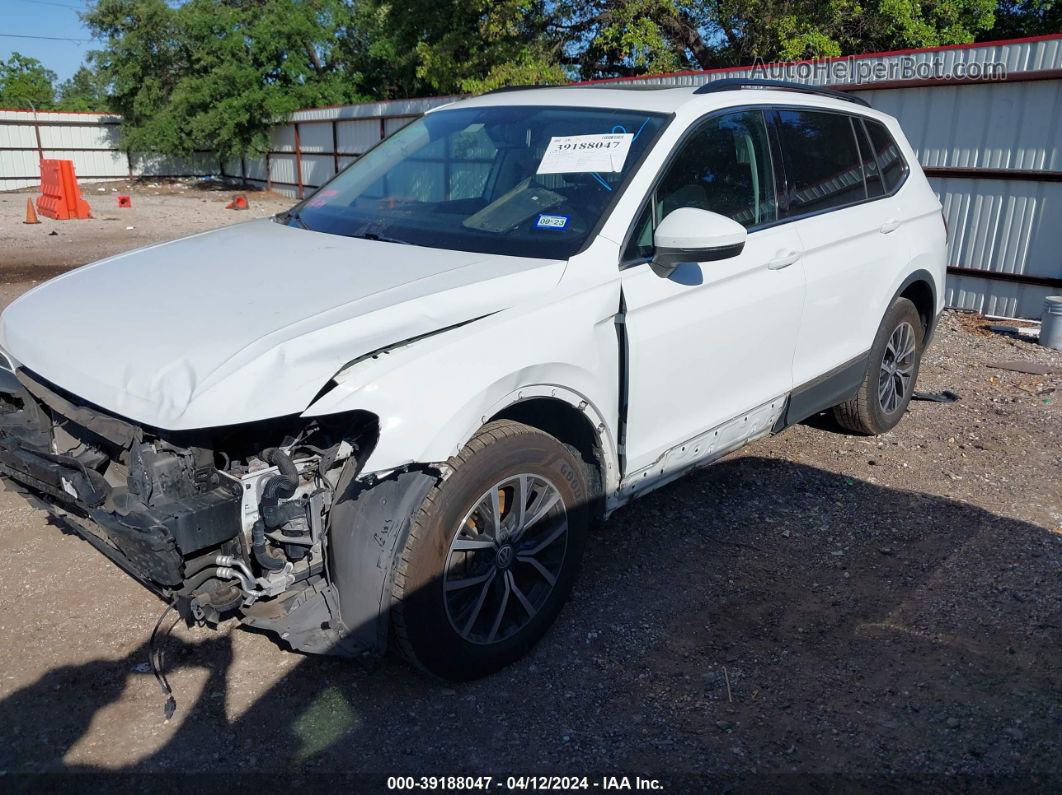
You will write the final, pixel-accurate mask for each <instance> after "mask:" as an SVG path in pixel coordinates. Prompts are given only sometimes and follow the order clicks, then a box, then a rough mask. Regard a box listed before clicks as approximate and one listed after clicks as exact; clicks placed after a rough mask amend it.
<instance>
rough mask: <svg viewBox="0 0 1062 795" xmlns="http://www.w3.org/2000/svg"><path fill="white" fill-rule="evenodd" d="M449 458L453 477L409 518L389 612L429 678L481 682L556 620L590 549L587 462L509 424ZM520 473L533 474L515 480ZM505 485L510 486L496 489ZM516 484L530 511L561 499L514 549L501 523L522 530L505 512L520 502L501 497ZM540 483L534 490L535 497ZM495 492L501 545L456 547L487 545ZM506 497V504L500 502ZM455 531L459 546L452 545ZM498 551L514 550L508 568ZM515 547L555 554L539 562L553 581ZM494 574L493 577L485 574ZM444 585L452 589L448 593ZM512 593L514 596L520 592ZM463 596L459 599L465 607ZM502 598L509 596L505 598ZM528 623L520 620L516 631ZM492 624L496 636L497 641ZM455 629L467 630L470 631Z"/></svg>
mask: <svg viewBox="0 0 1062 795" xmlns="http://www.w3.org/2000/svg"><path fill="white" fill-rule="evenodd" d="M447 463H448V465H449V467H450V468H451V470H452V473H451V474H450V476H449V477H447V478H446V479H445V480H444V481H442V483H440V484H439V485H438V486H436V487H435V488H434V489H432V491H431V492H429V494H428V496H427V497H426V498H425V500H424V502H423V504H422V505H421V507H420V509H419V510H418V511H417V513H416V515H415V516H414V517H413V521H412V524H411V526H410V532H409V538H408V540H407V542H406V545H405V548H404V550H403V552H402V555H401V557H400V558H399V562H398V568H397V571H396V573H395V581H394V587H393V591H392V594H393V597H394V606H393V612H392V615H393V619H394V621H393V627H394V636H395V641H396V645H397V646H398V648H399V650H400V651H401V652H402V654H403V655H404V656H405V657H406V658H407V659H409V660H410V661H411V662H412V663H413V664H415V665H416V666H418V667H420V668H421V669H423V670H425V671H427V672H429V673H431V674H434V675H436V676H440V677H443V678H445V679H452V680H461V681H463V680H470V679H476V678H479V677H481V676H485V675H487V674H489V673H492V672H494V671H497V670H498V669H500V668H503V667H504V666H506V665H509V664H510V663H512V662H514V661H515V660H517V659H519V658H520V657H522V656H523V655H524V654H526V653H527V652H528V650H530V648H531V647H532V646H533V645H534V644H535V643H536V642H537V641H538V640H539V639H540V638H541V637H542V636H543V635H544V634H545V633H546V630H548V629H549V627H550V625H551V624H552V623H553V621H554V619H556V617H557V614H558V613H559V612H560V610H561V607H563V605H564V602H565V600H566V599H567V596H568V593H569V592H570V590H571V586H572V583H573V582H574V580H575V576H576V573H577V571H578V567H579V561H580V558H581V557H582V552H583V547H584V546H585V543H586V535H587V530H588V527H589V518H590V508H589V504H588V493H589V492H588V484H587V471H586V468H585V465H584V464H583V462H582V461H581V460H580V459H579V457H578V456H577V455H576V454H574V453H573V451H572V450H571V449H570V448H568V447H567V446H565V445H564V444H561V443H560V442H559V441H557V440H556V439H554V438H553V437H552V436H549V435H548V434H546V433H543V432H542V431H539V430H537V429H535V428H532V427H530V426H527V425H523V424H521V423H518V422H513V421H510V420H498V421H494V422H490V423H488V424H487V425H485V426H483V428H482V429H481V430H480V431H479V433H477V434H476V436H475V437H474V438H473V439H472V440H471V441H469V442H468V444H467V445H465V446H464V448H462V450H461V451H460V452H459V453H458V454H457V455H456V456H454V457H453V458H451V459H450V460H449V461H448V462H447ZM521 475H530V476H532V477H530V478H526V479H523V480H520V476H521ZM509 478H516V481H515V482H514V481H510V480H507V479H509ZM503 484H509V485H505V486H504V488H500V489H496V488H495V486H502V485H503ZM517 484H519V485H517ZM528 484H531V485H528ZM551 486H552V491H551ZM517 488H523V489H524V493H525V494H527V495H528V497H527V499H525V505H526V506H531V507H535V508H536V510H537V507H541V506H545V505H546V504H548V503H550V502H551V500H552V496H553V494H556V495H558V496H559V498H560V500H559V502H560V503H561V507H560V508H558V507H556V506H557V503H556V502H554V503H553V505H554V507H553V508H550V509H549V510H548V511H547V512H546V513H545V516H546V518H545V519H543V520H541V521H540V522H538V523H536V524H534V525H533V526H532V527H531V528H529V529H528V530H526V531H525V533H526V534H525V535H524V536H523V537H522V538H521V540H520V541H518V542H517V541H513V543H512V544H511V545H510V544H509V543H508V540H507V539H508V538H509V537H510V536H507V535H506V530H505V529H504V526H505V525H506V523H508V522H511V524H509V527H510V528H512V527H518V526H519V522H518V520H517V517H516V516H515V515H514V514H512V511H513V510H514V508H513V504H514V503H517V502H518V501H517V500H516V499H515V496H506V495H510V494H511V495H515V494H516V489H517ZM536 488H537V489H538V491H534V489H536ZM492 494H497V495H499V497H500V500H499V502H498V503H497V505H498V506H499V513H500V517H501V521H500V522H499V523H498V524H499V525H501V526H502V527H501V529H499V530H497V531H496V533H495V534H496V535H497V536H498V537H499V539H500V540H499V541H497V542H495V545H494V546H493V547H486V548H477V549H475V550H474V551H464V550H458V549H457V546H458V545H460V544H461V542H466V543H468V544H477V545H481V544H483V541H482V539H484V538H486V537H487V535H488V530H487V529H488V527H489V526H492V521H491V518H490V515H489V514H490V510H491V509H490V508H489V507H488V508H487V510H486V512H485V513H480V511H481V510H482V508H483V506H484V503H483V502H482V500H483V499H486V498H489V495H492ZM534 500H541V502H540V503H536V502H534ZM503 501H506V502H508V504H507V505H505V506H504V507H503V506H502V502H503ZM488 505H489V504H488ZM535 512H536V511H533V510H531V509H530V508H525V513H524V515H528V516H529V517H530V514H532V513H535ZM562 514H563V515H564V516H566V519H567V525H566V526H567V531H566V533H565V534H564V535H563V539H562V540H563V547H562V546H561V541H557V540H555V541H552V542H550V544H549V545H547V547H546V548H545V552H542V553H532V552H531V550H533V549H534V548H535V547H538V545H539V544H541V543H543V542H544V541H547V540H549V537H550V536H552V535H555V534H556V533H558V532H560V528H561V527H562V525H563V519H562V518H561V517H562ZM484 516H485V517H486V518H484ZM510 517H512V518H510ZM480 525H482V528H483V530H482V531H481V529H480ZM542 528H545V529H542ZM459 531H460V535H461V539H458V541H457V542H456V543H455V537H456V536H458V535H459ZM511 537H513V538H515V537H516V536H515V535H512V536H511ZM558 538H560V537H558ZM502 542H505V543H502ZM452 545H454V548H453V549H452V548H451V546H452ZM505 546H509V552H508V553H505V554H504V557H505V559H507V560H509V561H510V563H509V564H507V565H504V564H503V562H502V558H503V548H504V547H505ZM521 549H522V550H524V553H530V554H542V555H549V556H550V557H549V559H548V560H546V562H545V563H544V564H542V565H543V568H546V569H547V570H548V571H547V574H549V575H550V576H552V577H553V579H554V582H553V583H552V584H551V583H549V582H548V577H546V576H545V575H540V574H539V573H538V572H539V571H541V569H539V568H536V567H534V566H531V565H530V564H528V562H527V561H526V558H523V557H520V554H522V553H519V552H517V551H514V550H521ZM521 561H523V562H521ZM448 566H449V568H447V567H448ZM492 567H493V568H492ZM492 571H493V572H494V575H495V576H491V574H490V572H492ZM480 576H485V577H490V582H488V583H487V584H486V585H481V584H479V583H477V584H476V585H475V586H472V587H466V586H465V585H464V583H468V582H472V580H473V579H474V578H476V577H480ZM451 578H452V579H451ZM444 582H446V583H447V584H448V586H449V587H448V588H444ZM544 589H545V590H544ZM518 590H519V592H520V594H521V596H520V600H519V601H518V600H517V597H516V596H515V594H516V592H517V591H518ZM524 590H526V591H527V594H525V593H524ZM481 593H483V594H486V596H480V594H481ZM466 594H468V596H466ZM472 594H475V598H473V597H472V596H471V595H472ZM462 599H464V600H466V601H464V602H461V601H460V600H462ZM505 599H511V603H507V602H506V601H504V600H505ZM534 599H538V600H539V603H538V608H537V611H535V612H533V613H532V612H530V611H529V610H526V609H525V604H528V603H529V601H530V602H533V601H534ZM477 600H478V601H479V607H478V608H477V607H476V604H475V603H476V601H477ZM492 600H493V601H492ZM524 600H528V601H524ZM532 606H534V605H532ZM488 610H489V612H488ZM462 611H463V612H462ZM474 613H475V614H474ZM484 613H485V614H486V615H483V614H484ZM499 615H501V616H502V618H500V619H499V618H498V616H499ZM492 617H493V618H492ZM469 619H471V620H469ZM523 620H526V624H524V625H522V626H520V622H521V621H523ZM498 622H501V623H500V624H499V623H498ZM490 629H495V631H496V635H494V636H493V639H491V637H492V636H491V633H490V631H489V630H490ZM462 630H467V633H468V634H467V636H466V635H465V634H462ZM506 633H511V634H508V635H506Z"/></svg>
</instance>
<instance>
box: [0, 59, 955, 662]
mask: <svg viewBox="0 0 1062 795" xmlns="http://www.w3.org/2000/svg"><path fill="white" fill-rule="evenodd" d="M632 88H642V89H645V88H646V87H644V86H637V87H632ZM944 276H945V227H944V223H943V219H942V215H941V207H940V203H939V202H938V200H937V198H936V196H935V195H934V193H933V191H932V190H931V189H930V186H929V184H928V183H927V181H926V178H925V176H924V174H923V173H922V171H921V169H920V168H919V166H918V164H917V161H916V159H915V154H914V152H913V151H912V149H911V147H910V145H909V144H908V143H907V141H906V139H905V138H904V136H903V133H902V132H901V130H900V127H899V125H898V124H897V122H896V120H895V119H893V118H891V117H890V116H887V115H885V114H882V113H879V112H877V111H875V110H873V109H871V108H870V107H869V106H867V105H866V103H864V102H862V101H861V100H858V99H855V98H852V97H849V96H846V95H843V94H839V93H836V92H832V91H828V90H824V89H812V88H808V87H801V86H794V85H787V84H770V83H767V84H765V83H763V82H759V83H757V82H751V83H750V82H749V81H733V80H725V81H717V82H714V83H709V84H708V85H706V86H703V87H700V88H692V87H686V88H673V87H659V88H655V89H654V90H629V89H627V88H624V86H623V85H622V84H620V85H606V86H592V87H562V88H543V89H528V90H518V91H501V92H496V93H492V94H488V95H485V96H481V97H477V98H474V99H469V100H465V101H460V102H456V103H454V104H451V105H448V106H446V107H443V108H440V109H437V110H434V111H432V112H430V113H427V114H426V115H424V116H422V117H421V118H419V119H417V120H416V121H414V122H412V123H411V124H409V125H408V126H406V127H405V128H404V129H402V130H401V131H399V132H398V133H396V134H395V135H393V136H392V137H390V138H388V139H387V140H385V141H383V142H381V143H380V144H379V145H377V146H376V147H375V148H373V149H371V150H370V151H369V152H367V153H366V154H365V155H364V156H362V157H361V158H360V159H358V160H357V161H356V162H354V163H353V164H352V165H351V166H350V167H348V168H347V169H346V170H344V171H342V172H341V173H340V174H339V175H337V176H336V177H335V178H334V179H333V180H332V181H330V182H329V183H328V184H326V185H325V186H324V187H322V188H321V189H319V190H318V191H317V192H316V193H314V194H313V195H312V196H310V197H309V198H308V199H307V200H305V201H303V202H301V203H300V204H298V205H296V206H295V207H294V208H293V209H292V210H290V211H289V212H286V213H283V214H281V215H280V216H277V217H276V218H274V219H271V220H260V221H253V222H250V223H246V224H241V225H238V226H232V227H227V228H224V229H219V230H216V231H212V232H207V233H205V234H199V235H195V236H193V237H189V238H186V239H183V240H179V241H176V242H172V243H166V244H162V245H156V246H151V247H148V248H144V249H140V250H138V251H135V252H131V253H127V254H122V255H119V256H116V257H112V258H110V259H107V260H103V261H101V262H97V263H94V264H92V265H88V266H86V267H83V268H80V269H78V270H75V271H72V272H70V273H67V274H65V275H62V276H60V277H58V278H56V279H53V280H52V281H50V282H47V283H45V284H43V285H41V286H39V287H37V288H35V289H33V290H31V291H30V292H28V293H26V294H25V295H24V296H22V297H21V298H20V299H18V300H17V301H15V302H14V303H13V304H11V306H9V307H8V308H7V310H6V311H5V312H4V313H3V317H2V320H0V327H2V338H0V345H2V348H3V356H2V358H0V472H2V475H3V477H4V479H5V481H6V483H7V484H8V485H9V486H10V487H12V488H14V489H16V490H18V491H19V492H21V493H22V494H23V495H25V497H26V498H27V499H29V500H30V501H31V502H32V503H33V504H35V505H36V506H38V507H40V508H43V509H46V510H47V511H50V512H51V513H52V514H53V515H55V516H56V517H59V518H60V519H61V520H62V521H63V522H65V523H66V524H67V525H69V526H71V527H73V528H74V529H75V530H76V531H77V532H78V533H80V534H81V535H82V536H83V537H84V538H85V539H86V540H87V541H89V542H90V543H92V544H93V545H94V546H95V547H97V548H98V550H99V551H100V552H102V553H103V554H104V555H106V556H107V557H109V558H110V559H111V560H112V561H114V562H115V563H117V564H118V565H119V566H121V567H122V568H123V569H125V570H126V571H127V572H129V573H130V574H131V575H133V576H134V577H136V578H137V579H138V580H139V581H140V582H142V583H143V584H144V585H145V586H147V587H148V588H151V589H152V590H154V591H155V592H156V593H158V594H159V595H160V596H161V597H162V598H163V599H164V600H165V601H166V602H167V603H169V604H171V605H172V606H174V607H176V608H177V609H178V610H179V611H180V612H181V614H182V615H183V616H184V617H185V619H186V620H188V621H189V622H198V623H203V624H208V625H217V624H218V623H219V622H222V621H227V620H230V619H237V620H239V621H241V622H243V623H245V624H248V625H251V626H253V627H257V628H260V629H264V630H267V631H271V632H273V633H275V635H276V636H278V637H279V638H282V639H283V640H284V641H285V642H286V643H287V644H289V645H290V646H291V647H292V648H294V649H299V650H303V651H306V652H315V653H328V654H337V655H344V656H348V657H353V658H358V659H362V660H373V659H376V658H378V657H379V656H380V655H381V654H382V653H383V652H384V651H385V650H386V649H387V648H388V646H389V644H393V645H394V646H395V647H397V648H398V649H399V650H401V652H402V653H404V654H405V655H406V656H408V657H409V659H411V660H412V661H413V662H414V663H415V664H417V665H419V666H420V667H421V668H423V669H425V670H426V671H428V672H431V673H433V674H436V675H438V676H441V677H446V678H451V679H471V678H475V677H479V676H482V675H484V674H487V673H489V672H491V671H495V670H497V669H498V668H500V667H502V666H504V665H506V664H508V663H511V662H512V661H514V660H516V659H517V658H518V657H520V656H521V655H522V654H524V653H525V652H526V651H527V650H528V649H529V648H530V647H531V646H532V645H533V644H534V643H535V642H536V641H537V640H538V639H539V638H541V637H542V635H543V634H544V633H545V632H546V631H547V629H548V627H549V626H550V624H551V622H553V621H554V619H555V618H556V617H557V614H558V612H559V611H560V609H561V606H562V604H563V603H564V601H565V598H566V596H567V594H568V592H569V590H570V589H571V587H572V582H573V579H574V577H575V575H576V570H577V568H578V565H579V560H580V556H581V554H582V551H583V547H584V543H585V541H586V537H587V533H588V530H589V529H590V528H591V527H592V526H593V525H594V524H595V523H596V522H600V521H602V520H603V519H604V518H606V517H607V516H608V515H609V514H610V513H611V512H612V511H614V510H616V509H617V508H618V507H620V506H621V505H623V504H624V503H626V502H627V501H629V500H631V499H632V498H634V497H636V496H639V495H641V494H644V493H646V492H648V491H650V490H651V489H654V488H656V487H658V486H660V485H661V484H664V483H667V482H668V481H670V480H672V479H674V478H676V477H678V476H680V475H681V474H683V473H684V472H687V471H689V470H690V469H692V468H694V467H699V466H702V465H705V464H708V463H710V462H712V461H713V460H715V459H718V458H719V457H720V456H722V455H724V454H726V453H728V452H730V451H732V450H734V449H736V448H737V447H739V446H741V445H743V444H745V443H747V442H749V441H751V440H754V439H757V438H759V437H762V436H764V435H767V434H771V433H778V432H780V431H782V430H783V429H785V428H786V427H787V426H789V425H792V424H793V423H796V422H800V421H801V420H803V419H805V418H807V417H809V416H811V415H812V414H815V413H818V412H821V411H824V410H827V409H832V410H833V412H834V414H835V416H836V417H837V420H838V421H839V422H840V424H841V425H843V426H844V427H846V428H848V429H850V430H851V431H853V432H856V433H863V434H876V433H882V432H884V431H887V430H889V429H890V428H892V427H893V426H894V425H895V424H896V423H897V422H898V421H899V420H900V418H901V416H902V415H903V413H904V411H905V409H906V407H907V403H908V401H909V400H910V398H911V393H912V389H913V387H914V384H915V380H916V378H917V376H918V367H919V359H920V356H921V354H922V351H923V349H924V347H925V346H926V344H927V343H928V341H929V338H930V335H931V334H932V332H933V328H934V325H935V323H936V320H937V317H938V315H939V312H940V310H941V308H942V306H943V287H944Z"/></svg>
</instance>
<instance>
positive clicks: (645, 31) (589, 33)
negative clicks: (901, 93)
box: [556, 0, 1048, 78]
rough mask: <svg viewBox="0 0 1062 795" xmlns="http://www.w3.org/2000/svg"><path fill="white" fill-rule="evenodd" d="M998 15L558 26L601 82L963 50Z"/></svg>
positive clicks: (871, 5) (631, 6) (758, 7)
mask: <svg viewBox="0 0 1062 795" xmlns="http://www.w3.org/2000/svg"><path fill="white" fill-rule="evenodd" d="M1031 1H1034V0H1031ZM1044 1H1045V2H1047V1H1048V0H1044ZM994 9H995V0H695V1H694V2H681V0H596V2H594V1H592V2H590V3H586V2H578V1H577V0H570V2H568V4H567V5H564V6H561V7H560V11H561V13H560V17H561V19H559V20H558V21H557V23H556V26H557V29H562V30H565V31H566V32H567V34H568V36H569V42H568V46H567V50H566V54H567V56H568V59H569V63H570V64H571V65H572V66H574V67H575V69H576V70H577V71H578V73H579V75H581V76H582V77H583V78H593V77H610V76H615V75H624V74H643V73H645V72H647V71H650V72H655V71H667V70H670V69H682V68H700V69H710V68H713V67H719V66H737V65H743V64H750V63H752V62H753V61H754V60H755V59H756V58H762V59H764V60H768V61H770V60H792V59H797V58H813V57H828V56H836V55H849V54H857V53H864V52H875V51H880V50H888V49H898V48H903V47H929V46H936V45H942V44H959V43H964V42H970V41H973V40H974V37H975V35H976V34H977V33H978V32H980V31H983V30H986V29H988V28H989V27H991V25H992V23H993V19H994V16H993V11H994Z"/></svg>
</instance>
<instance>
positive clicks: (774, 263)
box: [767, 249, 801, 271]
mask: <svg viewBox="0 0 1062 795" xmlns="http://www.w3.org/2000/svg"><path fill="white" fill-rule="evenodd" d="M800 254H801V252H800V251H793V250H792V249H788V250H787V251H779V252H778V254H777V255H776V256H775V258H774V259H772V260H768V262H767V270H771V271H780V270H781V269H782V268H788V267H789V266H790V265H792V264H793V263H794V262H796V261H797V260H798V259H800Z"/></svg>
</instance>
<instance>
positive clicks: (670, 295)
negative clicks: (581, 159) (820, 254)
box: [621, 110, 804, 480]
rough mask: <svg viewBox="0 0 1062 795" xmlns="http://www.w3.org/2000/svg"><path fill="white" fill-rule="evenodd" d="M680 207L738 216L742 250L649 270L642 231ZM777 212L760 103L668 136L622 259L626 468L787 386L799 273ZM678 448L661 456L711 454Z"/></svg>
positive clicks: (791, 233)
mask: <svg viewBox="0 0 1062 795" xmlns="http://www.w3.org/2000/svg"><path fill="white" fill-rule="evenodd" d="M680 207H697V208H700V209H704V210H711V211H713V212H717V213H720V214H722V215H726V216H728V217H730V218H733V219H734V220H736V221H738V222H739V223H741V224H742V225H743V226H745V227H746V229H748V231H749V235H748V241H747V242H746V244H745V248H744V250H743V251H742V252H741V254H739V255H738V256H736V257H732V258H730V259H724V260H718V261H714V262H700V263H697V262H690V263H683V264H682V265H680V266H679V267H678V269H677V270H676V271H675V272H674V273H673V274H672V275H671V276H670V277H668V278H662V277H660V276H657V275H656V274H655V273H653V271H652V270H650V268H649V266H648V264H647V263H648V259H649V258H651V256H652V253H653V230H654V229H655V227H656V225H657V224H658V223H659V221H660V220H661V219H662V218H663V217H664V216H666V215H667V214H668V213H670V212H672V211H674V210H676V209H679V208H680ZM777 221H778V202H777V195H776V185H775V179H774V157H773V154H772V148H771V146H770V141H769V138H768V132H767V126H766V123H765V117H764V114H763V112H762V111H760V110H744V111H732V112H727V113H724V114H721V115H718V116H714V117H711V118H709V119H707V120H706V121H704V122H702V123H700V125H699V126H698V127H696V128H695V129H694V130H693V131H691V133H690V134H689V135H687V136H686V137H685V138H684V139H683V141H682V142H681V143H680V144H679V145H678V149H677V151H676V153H675V155H674V157H673V158H672V159H671V161H670V163H669V164H668V165H667V166H666V167H665V169H664V172H663V174H662V176H661V178H660V180H659V182H658V184H657V187H656V188H655V190H654V191H653V193H652V195H651V196H650V197H649V199H648V201H647V202H646V204H645V206H644V207H643V209H642V211H641V214H640V217H639V219H638V221H637V223H636V225H635V227H634V230H633V232H632V235H631V239H630V240H629V242H628V244H627V246H626V249H625V251H624V258H623V259H624V261H623V263H622V267H623V270H622V271H621V279H622V284H623V296H624V301H625V303H626V315H625V324H626V339H627V347H628V351H627V357H628V373H629V375H628V406H627V433H626V450H625V454H626V464H627V467H626V469H627V472H628V473H632V472H634V473H637V472H638V471H639V470H641V469H644V468H646V467H648V466H650V465H651V464H654V462H657V463H658V464H660V462H659V459H660V456H661V455H662V454H663V453H665V452H666V451H668V450H669V449H671V448H674V447H676V446H678V447H681V443H683V442H685V441H687V440H690V439H693V438H694V437H696V436H697V435H698V434H701V433H702V432H704V431H706V430H708V429H712V428H716V427H717V426H719V425H721V424H722V423H724V422H726V421H728V420H732V419H735V418H737V420H738V422H739V424H740V423H741V421H742V419H743V417H744V414H743V413H744V412H748V411H749V410H750V409H753V408H756V407H758V406H761V405H763V404H764V403H766V402H769V401H772V400H775V399H777V398H779V397H780V396H783V395H785V393H786V392H788V390H789V389H790V387H791V386H792V362H793V352H794V349H795V346H796V336H797V331H798V330H799V327H800V315H801V311H802V307H803V303H804V276H803V266H802V263H801V260H800V250H799V247H800V241H799V238H798V237H797V234H796V232H795V230H793V228H792V227H791V226H790V225H786V224H781V225H779V224H778V223H777ZM778 405H779V406H780V405H781V401H778ZM761 421H762V420H761ZM734 433H737V434H738V435H739V436H740V435H744V436H746V437H747V436H749V435H753V433H754V431H752V429H751V427H750V426H746V425H741V426H740V427H735V429H734ZM731 441H732V440H731ZM713 443H714V442H713ZM720 443H722V440H720ZM694 448H697V449H694ZM681 449H682V455H681V456H679V455H678V450H676V451H674V453H673V455H672V456H670V457H669V460H670V458H675V457H676V456H677V457H678V458H682V457H683V456H685V457H686V458H687V460H688V459H697V458H703V457H705V456H706V454H710V452H711V451H710V450H706V449H703V448H702V447H701V446H700V445H691V446H690V449H689V450H686V449H685V448H684V447H682V448H681ZM663 463H664V465H665V466H666V462H663ZM675 468H681V467H679V466H676V467H675ZM666 474H667V472H666V471H656V470H654V471H653V472H646V473H645V475H646V476H649V475H652V476H653V477H659V476H661V475H666ZM649 479H650V480H651V479H652V478H649Z"/></svg>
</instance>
